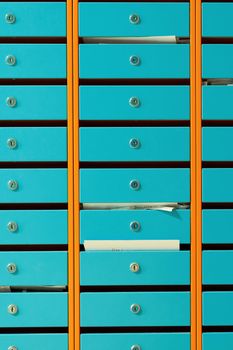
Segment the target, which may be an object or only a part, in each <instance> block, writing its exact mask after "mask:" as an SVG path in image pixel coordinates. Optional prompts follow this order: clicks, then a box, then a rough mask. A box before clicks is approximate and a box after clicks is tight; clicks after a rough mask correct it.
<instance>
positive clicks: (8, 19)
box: [5, 13, 16, 24]
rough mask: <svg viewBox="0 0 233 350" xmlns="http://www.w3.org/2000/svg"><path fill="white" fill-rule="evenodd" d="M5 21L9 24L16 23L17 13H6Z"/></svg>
mask: <svg viewBox="0 0 233 350" xmlns="http://www.w3.org/2000/svg"><path fill="white" fill-rule="evenodd" d="M5 21H6V23H8V24H13V23H15V21H16V17H15V15H13V14H12V13H7V14H6V15H5Z"/></svg>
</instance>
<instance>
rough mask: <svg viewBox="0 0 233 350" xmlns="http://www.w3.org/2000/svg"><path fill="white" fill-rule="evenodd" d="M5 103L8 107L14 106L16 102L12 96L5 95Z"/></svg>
mask: <svg viewBox="0 0 233 350" xmlns="http://www.w3.org/2000/svg"><path fill="white" fill-rule="evenodd" d="M6 104H7V106H8V107H11V108H14V107H15V106H16V104H17V101H16V98H15V97H12V96H10V97H7V99H6Z"/></svg>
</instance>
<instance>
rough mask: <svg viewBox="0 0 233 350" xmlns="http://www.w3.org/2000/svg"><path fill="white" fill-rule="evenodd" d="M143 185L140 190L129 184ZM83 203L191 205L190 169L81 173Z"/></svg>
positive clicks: (112, 170) (96, 170) (87, 170)
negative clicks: (183, 203) (135, 181)
mask: <svg viewBox="0 0 233 350" xmlns="http://www.w3.org/2000/svg"><path fill="white" fill-rule="evenodd" d="M133 180H137V181H139V183H140V187H139V189H138V190H134V189H132V188H131V187H130V182H131V181H133ZM80 184H81V187H80V191H81V192H80V201H81V202H97V203H98V202H120V203H121V202H189V198H190V196H189V169H159V168H158V169H82V170H81V171H80Z"/></svg>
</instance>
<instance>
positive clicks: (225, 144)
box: [202, 126, 233, 161]
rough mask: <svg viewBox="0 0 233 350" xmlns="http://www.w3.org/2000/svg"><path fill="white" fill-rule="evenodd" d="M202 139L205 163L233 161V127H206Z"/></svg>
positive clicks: (203, 129)
mask: <svg viewBox="0 0 233 350" xmlns="http://www.w3.org/2000/svg"><path fill="white" fill-rule="evenodd" d="M202 139H203V142H202V145H203V146H202V147H203V148H202V159H203V160H204V161H232V160H233V152H232V150H233V127H230V126H227V127H212V128H211V127H204V128H202Z"/></svg>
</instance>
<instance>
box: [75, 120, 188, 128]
mask: <svg viewBox="0 0 233 350" xmlns="http://www.w3.org/2000/svg"><path fill="white" fill-rule="evenodd" d="M79 126H80V127H93V126H94V127H110V126H113V127H135V126H141V127H146V126H151V127H153V126H157V127H169V126H174V127H181V126H185V127H189V126H190V121H189V120H80V121H79Z"/></svg>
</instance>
